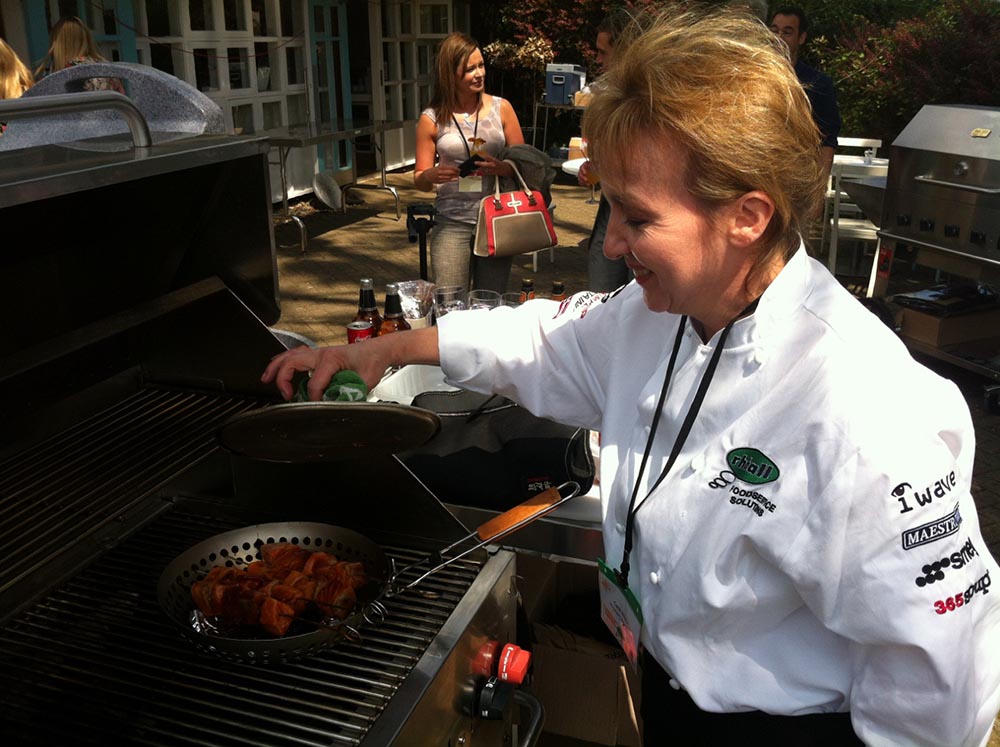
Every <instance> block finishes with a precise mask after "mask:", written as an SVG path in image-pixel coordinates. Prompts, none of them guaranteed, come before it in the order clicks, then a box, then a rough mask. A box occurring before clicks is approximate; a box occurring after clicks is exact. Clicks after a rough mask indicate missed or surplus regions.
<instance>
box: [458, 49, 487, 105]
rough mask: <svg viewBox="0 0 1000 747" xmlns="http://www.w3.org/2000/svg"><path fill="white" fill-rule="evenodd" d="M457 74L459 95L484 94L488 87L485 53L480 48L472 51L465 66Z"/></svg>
mask: <svg viewBox="0 0 1000 747" xmlns="http://www.w3.org/2000/svg"><path fill="white" fill-rule="evenodd" d="M457 74H458V92H459V94H463V93H475V94H479V93H482V92H483V88H484V87H485V85H486V63H485V62H483V53H482V52H480V51H479V48H478V47H476V48H475V49H473V50H472V54H470V55H469V58H468V59H467V60H466V61H465V64H464V65H461V66H460V67H459V68H458V71H457Z"/></svg>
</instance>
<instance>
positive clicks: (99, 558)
mask: <svg viewBox="0 0 1000 747" xmlns="http://www.w3.org/2000/svg"><path fill="white" fill-rule="evenodd" d="M98 98H99V97H98ZM95 100H96V99H95ZM4 103H5V102H0V120H2V119H3V116H2V114H3V111H2V110H3V108H4ZM76 145H77V144H69V145H66V146H39V147H37V148H32V149H28V150H24V151H10V152H0V222H2V224H3V225H7V226H14V225H26V226H31V227H32V229H33V230H34V231H35V234H34V236H33V238H34V240H33V241H32V242H31V243H30V246H27V248H24V247H22V246H21V245H14V244H11V243H8V244H5V245H4V246H3V248H2V249H0V317H2V318H4V319H5V320H8V322H9V321H10V320H17V322H18V323H17V324H13V323H6V324H4V325H0V350H2V351H3V355H2V356H0V557H2V558H3V562H2V564H0V699H2V701H3V704H4V706H3V708H0V741H2V742H3V744H4V745H5V746H6V745H15V744H101V745H106V744H114V743H122V742H126V743H130V744H149V745H177V744H191V745H230V744H232V745H236V744H239V745H245V744H255V745H265V744H266V745H300V746H301V745H338V744H346V745H351V744H356V745H362V746H363V747H382V746H383V745H389V744H393V745H423V744H428V743H433V744H449V743H451V744H457V743H460V742H463V741H464V742H465V743H468V742H469V741H470V740H471V738H472V735H473V733H474V734H475V737H476V739H475V741H476V742H477V744H497V745H498V744H503V743H504V742H505V741H507V742H509V741H510V738H511V733H512V725H511V715H510V714H507V715H506V716H505V718H504V719H502V720H499V721H487V722H483V723H478V722H474V716H475V688H476V683H477V678H478V680H482V679H483V675H482V674H481V673H477V672H476V671H474V670H473V669H471V668H470V664H471V663H472V662H475V661H477V659H476V656H477V653H478V652H479V650H480V648H481V647H482V646H483V644H484V643H486V642H489V641H492V642H493V643H494V644H496V643H501V644H502V643H506V642H508V641H510V640H512V639H513V638H514V634H515V627H516V614H515V598H516V596H515V593H514V586H513V579H514V555H513V553H511V552H507V551H503V550H499V551H497V552H495V553H492V554H487V553H486V552H485V551H480V552H478V553H477V554H474V555H471V556H469V557H470V559H469V560H468V561H466V562H462V563H460V564H458V565H454V566H449V567H448V568H447V569H445V570H444V571H442V572H441V575H436V576H432V577H431V578H429V579H428V580H427V581H426V582H424V583H422V584H421V585H420V586H418V587H416V588H415V589H414V590H413V591H410V592H407V593H405V594H401V595H399V596H397V597H393V598H392V599H391V600H389V601H388V602H387V603H386V607H387V610H388V612H387V614H386V616H385V619H384V620H383V621H381V622H380V623H378V624H370V625H366V626H364V627H363V628H362V640H361V641H360V642H347V641H345V642H342V643H340V644H338V645H337V646H336V647H334V648H332V649H329V650H327V651H324V652H322V653H319V654H315V655H313V656H312V657H310V658H306V659H302V660H300V661H296V662H295V663H281V664H275V665H273V666H263V665H250V664H241V663H239V662H236V661H231V660H227V659H222V658H219V657H213V656H210V655H208V654H203V653H201V652H199V651H198V650H197V649H196V648H195V647H194V646H193V645H192V643H191V642H190V641H189V640H186V639H185V638H183V637H182V636H181V635H180V633H179V631H178V630H177V628H176V626H175V622H174V621H173V620H171V619H170V618H168V616H167V615H166V614H165V613H164V611H163V610H162V609H161V608H160V606H159V604H158V595H157V585H158V581H159V578H160V575H161V574H162V572H163V570H164V568H165V567H166V566H167V565H168V564H169V563H170V561H172V560H173V559H174V558H175V557H177V556H178V555H180V554H181V553H183V552H184V551H186V550H188V549H189V548H190V547H192V546H194V545H196V544H197V543H198V542H200V541H202V540H204V539H206V538H208V537H210V536H213V535H216V534H218V533H220V532H224V531H229V530H232V529H238V528H240V527H247V526H251V525H255V524H260V523H265V522H276V521H279V522H286V521H287V522H294V521H312V522H317V523H326V524H330V525H334V526H338V527H344V528H347V529H350V530H352V531H356V532H358V533H360V534H363V535H364V536H365V537H366V538H369V539H370V540H371V541H373V542H376V543H378V544H379V546H381V547H382V548H384V549H385V551H386V553H387V554H388V555H389V556H390V557H394V558H396V560H397V561H398V563H399V564H400V566H401V567H405V566H407V565H409V564H410V563H412V562H413V561H415V560H417V559H418V558H420V557H423V554H424V553H426V552H427V551H429V550H433V549H435V548H442V547H445V546H446V545H448V544H450V543H452V542H454V541H455V540H457V539H459V538H461V537H463V536H464V535H465V534H467V532H468V530H467V529H466V528H465V527H464V526H462V525H461V524H460V523H459V521H458V520H456V519H455V517H454V516H453V515H452V514H451V513H449V512H448V511H447V510H446V509H445V507H444V506H442V505H441V503H440V502H439V501H437V499H436V498H435V497H434V496H433V495H432V494H430V493H429V492H428V491H427V489H426V488H425V487H424V486H423V485H422V484H420V483H419V481H417V480H416V478H414V477H413V475H412V473H410V472H409V471H408V470H407V469H406V468H405V467H404V466H403V465H402V463H401V462H400V461H399V460H398V459H396V458H395V457H393V456H385V455H378V456H370V455H365V454H360V455H357V456H358V458H356V459H352V460H351V461H345V462H338V463H328V464H327V463H323V464H309V465H305V464H291V465H287V464H270V463H264V462H254V461H253V460H250V459H246V458H244V457H239V456H234V455H231V454H229V453H227V452H225V451H223V450H222V449H221V448H220V447H219V446H218V439H217V430H218V428H219V426H220V425H221V424H222V423H223V422H224V421H225V420H226V419H227V418H229V417H230V416H233V415H236V414H239V413H242V412H245V411H247V410H249V409H253V408H258V407H262V406H265V405H267V404H269V403H271V402H274V401H275V400H276V399H277V395H276V393H275V391H274V389H273V387H269V386H268V387H265V386H264V385H263V384H261V382H260V380H259V376H260V371H261V368H262V366H263V365H264V364H265V362H266V361H267V360H268V358H269V357H270V356H272V355H273V354H274V353H276V352H278V351H279V350H281V349H283V347H282V345H281V344H280V342H279V341H278V340H277V339H276V338H275V336H274V335H272V334H271V332H270V331H269V330H268V327H267V326H266V325H268V324H273V323H274V322H276V321H277V320H278V317H279V315H280V309H279V307H278V302H277V296H276V292H277V282H276V267H275V260H274V235H273V225H272V216H271V204H270V188H269V186H268V161H267V154H268V150H269V148H268V144H267V142H266V141H263V140H259V139H254V138H231V137H220V136H202V137H198V138H193V139H189V140H172V141H170V142H169V143H157V144H154V145H152V146H148V147H144V148H143V149H142V151H141V152H135V151H132V150H126V151H121V150H114V151H104V150H97V151H95V150H93V149H88V148H86V147H76ZM53 216H58V219H53ZM427 592H434V593H435V594H434V595H433V598H430V597H428V596H427ZM536 712H538V709H536Z"/></svg>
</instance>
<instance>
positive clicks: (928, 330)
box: [900, 308, 1000, 347]
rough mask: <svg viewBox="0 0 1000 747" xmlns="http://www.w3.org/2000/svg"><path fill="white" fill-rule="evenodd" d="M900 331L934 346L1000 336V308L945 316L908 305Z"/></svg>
mask: <svg viewBox="0 0 1000 747" xmlns="http://www.w3.org/2000/svg"><path fill="white" fill-rule="evenodd" d="M900 332H901V333H902V335H903V337H908V338H910V339H911V340H916V341H917V342H923V343H926V344H928V345H933V346H935V347H945V346H948V345H957V344H959V343H963V342H971V341H972V340H983V339H986V338H990V337H1000V309H990V310H989V311H974V312H971V313H968V314H959V315H957V316H946V317H942V316H933V315H931V314H927V313H924V312H922V311H917V310H915V309H909V308H905V309H903V319H902V324H901V327H900Z"/></svg>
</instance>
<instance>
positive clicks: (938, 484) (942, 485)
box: [892, 471, 958, 514]
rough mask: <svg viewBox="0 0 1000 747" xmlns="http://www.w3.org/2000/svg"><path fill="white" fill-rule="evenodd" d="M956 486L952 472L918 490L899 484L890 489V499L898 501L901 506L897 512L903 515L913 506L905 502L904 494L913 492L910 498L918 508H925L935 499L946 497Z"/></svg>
mask: <svg viewBox="0 0 1000 747" xmlns="http://www.w3.org/2000/svg"><path fill="white" fill-rule="evenodd" d="M957 484H958V483H957V482H956V480H955V472H954V471H952V472H949V473H948V474H947V475H945V476H944V477H942V478H941V479H940V480H935V481H934V483H933V484H931V485H927V486H925V487H924V488H922V489H920V490H913V486H912V485H910V483H908V482H901V483H899V485H897V486H896V487H894V488H893V489H892V497H893V498H895V499H896V500H897V501H899V503H900V504H901V505H902V506H903V507H902V508H901V509H900V510H899V513H901V514H905V513H907V512H908V511H912V510H913V506H911V505H910V504H909V503H907V501H906V494H907V492H908V491H911V490H912V491H913V495H912V498H913V500H914V502H916V504H917V505H918V506H926V505H927V504H929V503H931V502H932V501H933V500H934V499H935V498H943V497H944V496H946V495H948V493H950V492H951V491H952V489H953V488H954V487H955V485H957Z"/></svg>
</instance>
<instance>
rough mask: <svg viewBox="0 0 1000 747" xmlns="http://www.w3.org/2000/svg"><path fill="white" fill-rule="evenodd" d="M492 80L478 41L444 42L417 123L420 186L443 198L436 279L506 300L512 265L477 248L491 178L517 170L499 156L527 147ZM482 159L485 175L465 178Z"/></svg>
mask: <svg viewBox="0 0 1000 747" xmlns="http://www.w3.org/2000/svg"><path fill="white" fill-rule="evenodd" d="M485 77H486V64H485V63H484V62H483V53H482V52H481V51H480V50H479V46H478V45H477V44H476V42H475V41H473V40H472V39H470V38H469V37H468V36H466V35H465V34H461V33H457V32H456V33H452V34H449V35H448V36H447V37H446V38H445V39H444V41H442V42H441V46H440V48H439V49H438V55H437V76H436V80H435V85H434V95H433V97H432V98H431V102H430V105H429V106H428V108H427V109H425V110H424V111H423V112H422V113H421V115H420V119H419V120H418V122H417V153H416V166H415V168H414V172H413V183H414V184H415V185H416V187H417V188H418V189H422V190H424V191H427V192H430V191H434V192H436V193H437V199H436V201H435V207H436V209H437V211H436V212H437V217H436V219H435V222H436V225H435V228H434V232H433V236H432V239H431V248H430V252H431V280H432V281H433V282H434V283H436V284H437V285H441V286H443V285H460V286H462V287H464V288H485V289H487V290H494V291H497V292H498V293H504V292H506V290H507V280H508V278H509V277H510V267H511V261H512V258H510V257H506V258H502V259H497V258H484V257H473V256H472V249H471V241H472V237H473V236H474V235H475V230H476V219H477V217H478V215H479V203H480V200H482V198H483V196H484V194H485V192H484V191H483V183H484V181H485V180H484V179H483V177H485V176H505V177H512V176H513V175H514V172H513V169H512V168H511V166H510V164H507V163H504V162H502V161H499V160H497V158H496V156H497V155H498V154H499V153H500V151H501V149H503V148H507V147H510V146H512V145H521V144H523V143H524V135H523V134H522V133H521V125H520V123H519V122H518V121H517V115H516V114H515V113H514V109H513V107H512V106H511V105H510V103H509V102H508V101H506V100H504V99H502V98H500V97H499V96H491V95H489V94H488V93H486V92H485ZM474 154H475V155H477V156H478V157H480V158H481V159H482V161H481V162H480V163H479V165H478V168H477V169H476V170H475V171H474V172H472V173H471V174H469V175H467V176H462V175H460V174H459V167H460V166H461V164H462V163H463V162H465V161H466V160H468V159H469V158H471V157H472V156H473V155H474ZM470 281H471V282H470Z"/></svg>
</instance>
